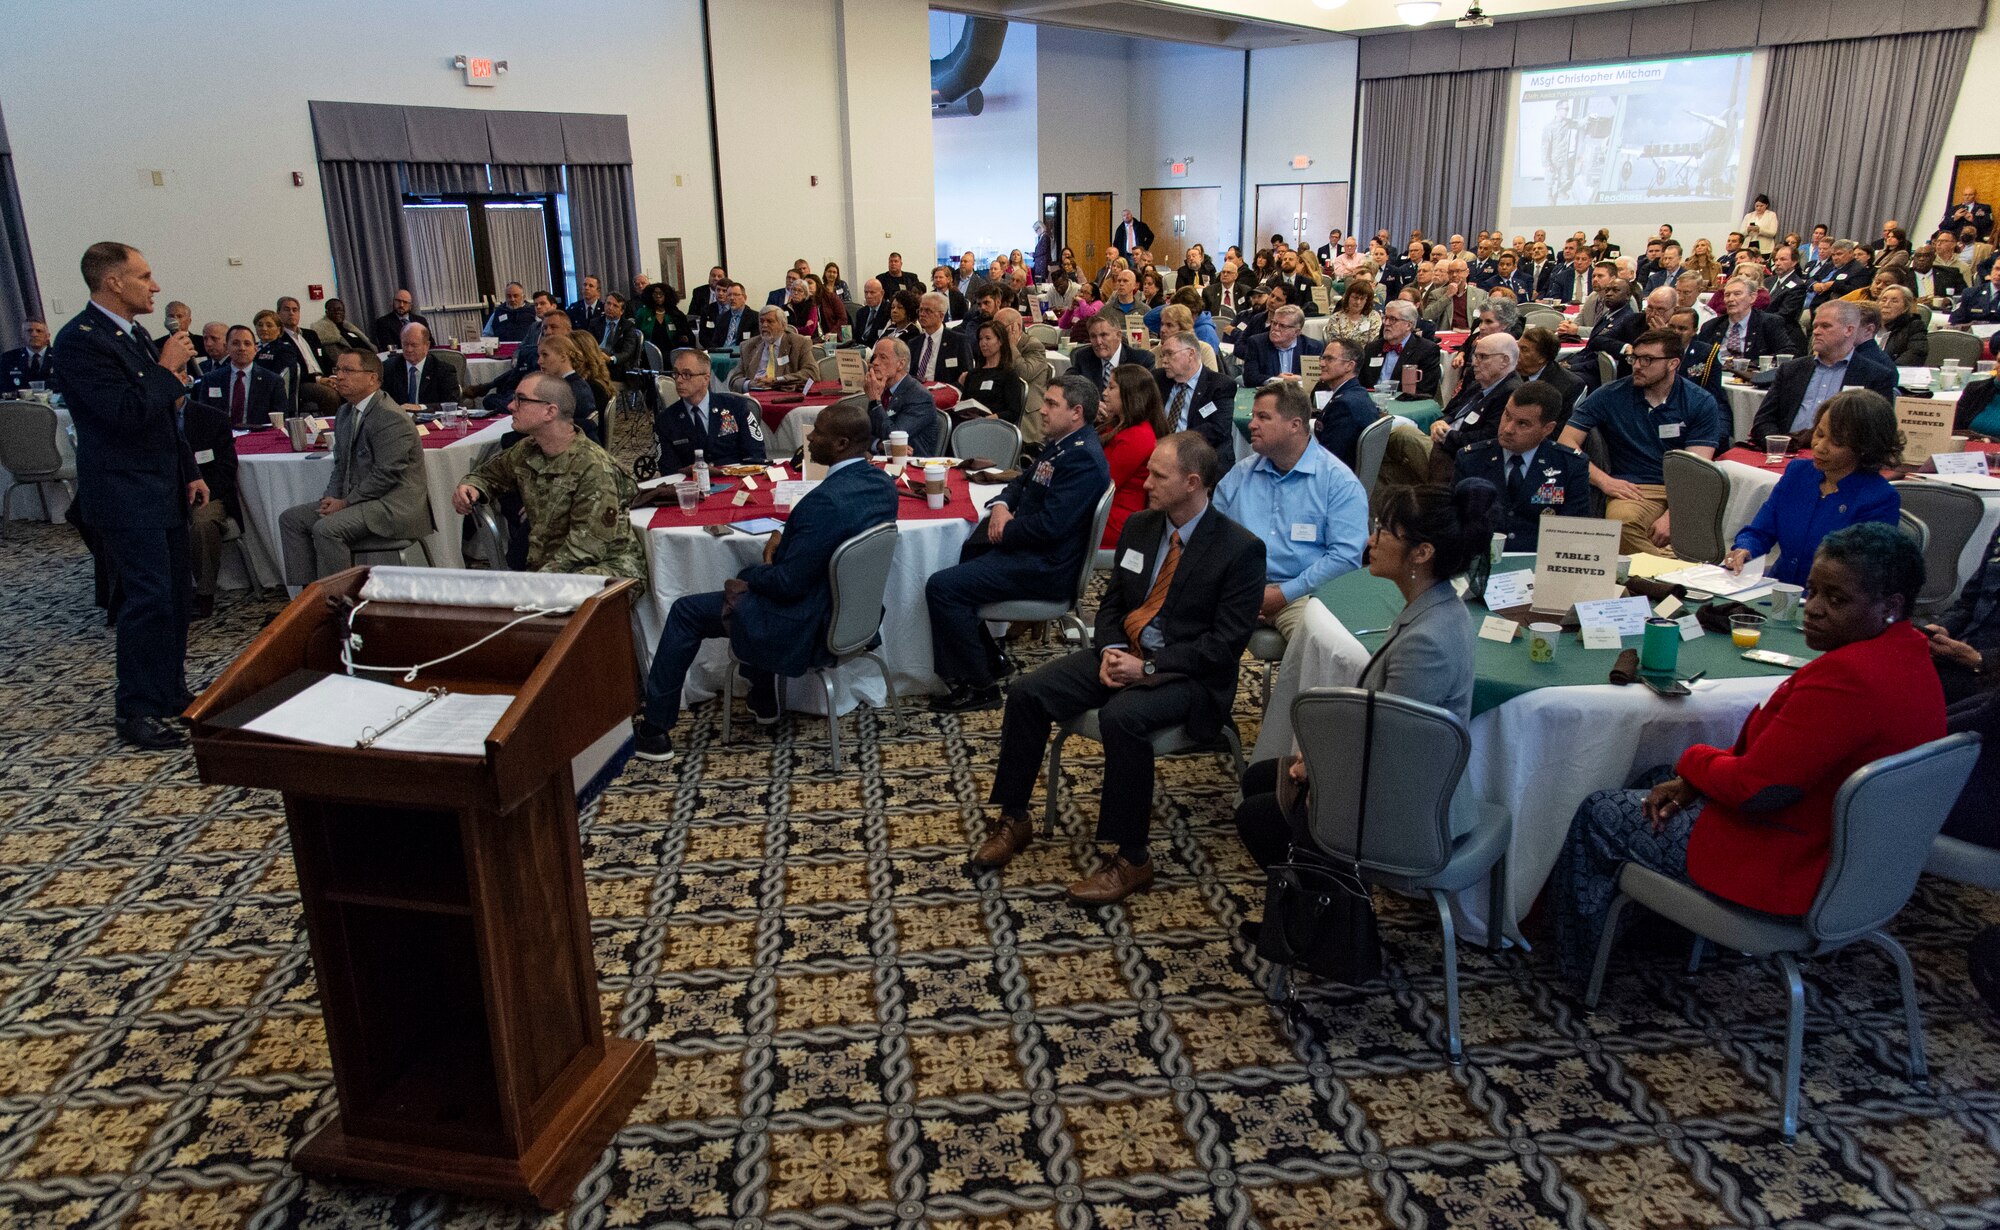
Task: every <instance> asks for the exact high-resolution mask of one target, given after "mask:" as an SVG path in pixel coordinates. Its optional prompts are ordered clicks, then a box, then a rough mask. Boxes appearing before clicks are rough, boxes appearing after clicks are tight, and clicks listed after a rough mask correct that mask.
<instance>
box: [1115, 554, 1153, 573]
mask: <svg viewBox="0 0 2000 1230" xmlns="http://www.w3.org/2000/svg"><path fill="white" fill-rule="evenodd" d="M1118 566H1119V567H1120V568H1123V569H1124V570H1125V571H1127V572H1129V573H1131V574H1132V575H1133V576H1139V575H1141V574H1143V573H1144V572H1145V571H1146V557H1145V556H1143V555H1141V554H1139V553H1138V552H1137V551H1135V550H1133V549H1132V548H1130V547H1127V548H1125V557H1124V558H1123V559H1121V560H1119V561H1118Z"/></svg>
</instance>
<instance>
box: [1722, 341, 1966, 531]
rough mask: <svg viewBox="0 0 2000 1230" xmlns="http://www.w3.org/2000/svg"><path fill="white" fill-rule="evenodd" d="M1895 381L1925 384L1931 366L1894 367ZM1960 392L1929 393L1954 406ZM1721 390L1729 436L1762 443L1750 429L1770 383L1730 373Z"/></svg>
mask: <svg viewBox="0 0 2000 1230" xmlns="http://www.w3.org/2000/svg"><path fill="white" fill-rule="evenodd" d="M1968 370H1969V369H1968ZM1896 380H1897V383H1899V384H1902V385H1905V386H1915V385H1928V384H1929V383H1930V380H1931V369H1930V368H1928V367H1899V368H1897V369H1896ZM1962 391H1963V390H1961V389H1939V390H1937V391H1936V392H1934V393H1933V394H1932V395H1931V396H1932V397H1934V398H1935V399H1936V400H1938V401H1943V402H1950V403H1952V404H1953V405H1957V404H1958V398H1959V394H1960V393H1961V392H1962ZM1722 392H1723V394H1724V396H1726V397H1728V399H1729V418H1730V424H1731V430H1733V431H1734V432H1735V433H1736V434H1735V435H1733V436H1731V437H1730V439H1732V440H1741V441H1743V442H1745V443H1749V444H1760V443H1762V441H1756V440H1751V439H1750V431H1751V428H1752V426H1753V425H1754V424H1755V423H1756V421H1757V411H1758V409H1759V408H1760V407H1762V406H1763V404H1764V396H1765V394H1767V393H1768V392H1770V388H1769V386H1767V385H1760V384H1751V383H1749V382H1748V381H1742V380H1737V379H1736V378H1735V377H1733V376H1724V377H1723V378H1722ZM1753 511H1754V510H1753Z"/></svg>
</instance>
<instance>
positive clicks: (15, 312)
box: [0, 121, 62, 350]
mask: <svg viewBox="0 0 2000 1230" xmlns="http://www.w3.org/2000/svg"><path fill="white" fill-rule="evenodd" d="M41 314H42V291H41V287H40V286H39V284H37V282H36V281H35V261H34V257H32V256H31V255H29V252H28V220H27V218H25V217H24V216H23V215H22V213H21V193H20V190H19V188H18V187H17V186H16V185H15V183H14V155H13V153H12V152H11V147H10V146H9V145H8V144H7V125H6V123H5V122H4V121H0V349H4V350H12V349H13V348H14V347H16V346H18V345H20V344H21V322H22V321H24V320H27V319H28V318H30V317H39V316H41ZM61 327H62V322H60V321H51V322H49V328H50V330H51V331H53V330H55V329H59V328H61Z"/></svg>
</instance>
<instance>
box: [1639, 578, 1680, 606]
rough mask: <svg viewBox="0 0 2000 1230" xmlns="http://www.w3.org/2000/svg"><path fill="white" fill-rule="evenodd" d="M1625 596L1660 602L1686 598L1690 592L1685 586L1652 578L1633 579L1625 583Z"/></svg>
mask: <svg viewBox="0 0 2000 1230" xmlns="http://www.w3.org/2000/svg"><path fill="white" fill-rule="evenodd" d="M1625 596H1626V597H1628V598H1644V599H1645V600H1646V601H1648V602H1658V601H1660V600H1661V599H1663V598H1685V597H1687V596H1688V591H1687V586H1685V585H1674V584H1670V583H1668V582H1666V581H1656V580H1654V579H1653V578H1651V577H1633V578H1631V579H1630V580H1628V581H1626V582H1625Z"/></svg>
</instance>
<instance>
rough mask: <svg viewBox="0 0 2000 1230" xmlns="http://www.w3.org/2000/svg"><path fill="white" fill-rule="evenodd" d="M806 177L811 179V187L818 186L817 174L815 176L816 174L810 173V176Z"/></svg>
mask: <svg viewBox="0 0 2000 1230" xmlns="http://www.w3.org/2000/svg"><path fill="white" fill-rule="evenodd" d="M807 178H808V179H810V180H811V181H812V183H811V185H810V186H811V187H814V188H817V187H819V176H817V175H810V176H807Z"/></svg>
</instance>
